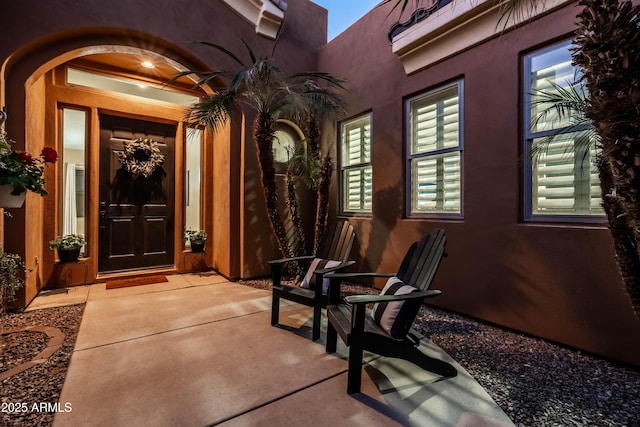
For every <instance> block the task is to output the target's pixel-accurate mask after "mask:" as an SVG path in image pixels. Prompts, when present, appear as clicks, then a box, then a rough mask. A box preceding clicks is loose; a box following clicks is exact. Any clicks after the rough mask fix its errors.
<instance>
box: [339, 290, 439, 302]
mask: <svg viewBox="0 0 640 427" xmlns="http://www.w3.org/2000/svg"><path fill="white" fill-rule="evenodd" d="M441 293H442V292H441V291H439V290H437V289H432V290H429V291H423V292H412V293H410V294H406V295H351V296H348V297H345V298H344V300H345V301H346V302H348V303H349V304H356V305H357V304H369V303H375V302H389V301H406V300H412V299H419V298H428V297H435V296H436V295H440V294H441Z"/></svg>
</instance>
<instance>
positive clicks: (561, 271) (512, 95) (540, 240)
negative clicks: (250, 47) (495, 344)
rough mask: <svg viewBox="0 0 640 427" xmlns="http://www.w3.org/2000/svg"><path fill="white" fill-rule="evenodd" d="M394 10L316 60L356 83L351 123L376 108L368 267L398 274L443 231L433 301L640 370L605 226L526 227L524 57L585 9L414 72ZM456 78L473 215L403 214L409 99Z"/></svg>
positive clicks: (360, 227) (360, 231)
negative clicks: (396, 36)
mask: <svg viewBox="0 0 640 427" xmlns="http://www.w3.org/2000/svg"><path fill="white" fill-rule="evenodd" d="M388 12H389V11H388V8H386V9H385V8H381V9H374V10H373V11H372V12H371V13H369V14H368V15H367V16H365V17H364V18H362V19H361V20H360V21H359V22H357V23H356V24H355V25H354V26H353V27H351V28H350V29H348V30H347V31H346V32H344V33H342V34H341V35H340V36H338V37H337V38H335V39H334V40H332V41H331V42H330V43H329V44H328V45H327V46H325V47H324V48H323V49H322V50H321V54H320V60H319V68H320V69H322V70H323V71H328V72H331V73H334V74H338V75H341V76H344V77H346V78H347V79H349V80H350V85H349V90H350V92H349V95H348V96H349V116H355V115H359V114H361V113H363V112H367V111H372V156H373V157H372V163H373V193H374V195H373V216H372V217H371V218H351V222H352V223H353V224H354V226H355V228H356V231H357V244H358V251H359V252H358V253H357V254H356V256H357V257H358V258H359V261H360V264H361V266H362V268H369V269H372V270H377V271H395V270H396V269H397V267H398V264H399V262H400V260H401V258H402V256H403V254H404V252H405V250H406V249H407V247H408V246H409V244H410V243H411V242H412V241H414V240H416V239H418V238H419V236H420V235H421V234H422V233H425V232H427V231H429V230H431V229H433V228H435V227H442V228H444V229H445V230H446V232H447V236H448V246H447V252H448V254H449V257H448V258H446V259H445V260H444V262H443V264H442V267H441V270H440V272H439V273H438V276H437V278H436V279H435V282H434V284H433V288H436V289H441V290H442V291H443V294H442V296H440V297H438V298H437V299H433V300H432V302H433V304H436V305H439V306H441V307H444V308H447V309H451V310H454V311H458V312H461V313H466V314H468V315H470V316H473V317H477V318H480V319H484V320H487V321H490V322H495V323H497V324H500V325H505V326H508V327H510V328H514V329H517V330H521V331H525V332H528V333H531V334H534V335H538V336H542V337H545V338H548V339H550V340H554V341H558V342H562V343H564V344H567V345H570V346H574V347H578V348H581V349H585V350H588V351H590V352H594V353H598V354H601V355H605V356H608V357H612V358H615V359H618V360H622V361H625V362H630V363H634V364H640V343H639V342H638V340H637V337H638V336H639V334H640V321H638V319H636V318H635V317H634V315H633V312H632V309H631V306H630V303H629V301H628V299H627V297H626V294H625V293H624V291H623V288H622V283H621V280H620V277H619V276H618V273H617V269H616V265H615V262H614V258H613V249H612V241H611V237H610V235H609V232H608V230H607V229H606V226H605V224H604V223H602V224H600V225H598V224H589V225H584V226H581V225H566V224H565V225H562V224H541V223H525V222H523V221H522V220H521V218H522V191H521V189H522V186H523V185H522V180H521V166H520V160H521V156H522V154H523V152H522V146H523V144H522V120H521V119H520V116H521V111H522V110H521V99H520V93H521V87H522V81H521V79H522V78H521V77H520V76H521V74H522V70H521V65H520V64H521V58H522V57H521V55H522V53H523V52H524V51H527V50H529V49H532V48H535V47H540V46H544V45H546V44H547V43H550V42H552V41H554V40H557V39H560V38H563V37H565V36H567V35H569V34H570V33H571V31H572V30H573V28H574V27H573V24H574V22H575V16H576V13H577V8H576V7H575V6H573V5H570V6H567V7H565V8H563V9H561V10H559V11H558V12H555V13H553V14H551V15H549V16H546V17H543V18H541V19H539V20H536V21H535V22H533V23H531V24H529V25H528V26H527V27H526V28H522V29H519V30H515V31H511V32H507V33H506V34H503V35H501V36H500V37H498V38H494V39H492V40H490V41H488V42H485V43H483V44H481V45H479V46H477V47H474V48H471V49H469V50H467V51H465V52H463V53H461V54H459V55H457V56H454V57H452V58H449V59H446V60H444V61H442V62H440V63H437V64H435V65H432V66H430V67H428V68H426V69H424V70H422V71H419V72H417V73H415V74H412V75H410V76H407V75H406V74H405V72H404V70H403V67H402V64H401V62H400V60H399V59H398V57H396V56H395V55H394V54H393V53H392V52H391V47H390V46H389V44H388V41H387V34H386V33H387V30H388V28H389V27H390V26H391V24H392V20H391V18H389V19H385V18H386V16H387V14H388ZM456 79H462V80H463V81H464V119H463V120H464V150H463V161H464V166H463V168H464V170H463V177H464V181H463V196H462V197H463V206H464V207H463V214H464V219H461V220H450V221H443V220H435V219H432V220H426V219H414V218H406V217H405V216H404V203H405V197H406V196H405V194H406V193H405V190H404V188H405V175H404V174H405V163H404V153H405V144H406V138H405V130H406V125H405V116H404V104H403V102H404V100H405V99H406V98H407V97H410V96H411V95H413V94H416V93H419V92H422V91H425V90H428V89H431V88H434V87H438V86H440V85H441V84H443V83H446V82H448V81H452V80H456ZM487 350H488V351H490V349H487Z"/></svg>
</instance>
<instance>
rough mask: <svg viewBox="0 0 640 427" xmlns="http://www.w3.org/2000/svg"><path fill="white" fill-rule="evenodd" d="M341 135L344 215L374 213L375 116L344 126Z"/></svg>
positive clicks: (368, 116)
mask: <svg viewBox="0 0 640 427" xmlns="http://www.w3.org/2000/svg"><path fill="white" fill-rule="evenodd" d="M340 135H341V140H342V144H341V150H340V161H341V164H340V174H341V179H340V183H341V186H340V192H341V194H342V212H343V213H370V212H371V205H372V203H371V201H372V196H373V187H372V181H373V176H372V173H373V169H372V167H371V115H370V114H367V115H364V116H360V117H357V118H355V119H353V120H349V121H347V122H344V123H342V125H341V127H340Z"/></svg>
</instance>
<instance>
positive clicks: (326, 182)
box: [306, 116, 333, 253]
mask: <svg viewBox="0 0 640 427" xmlns="http://www.w3.org/2000/svg"><path fill="white" fill-rule="evenodd" d="M306 133H307V141H308V143H307V147H308V149H309V157H311V159H312V162H313V163H314V164H318V165H319V168H318V173H317V176H315V177H314V179H313V182H315V190H316V220H315V225H314V233H313V252H314V253H317V252H318V247H319V246H320V240H321V239H322V236H323V235H324V233H325V231H326V229H327V217H328V214H329V196H330V194H329V189H330V186H331V174H332V173H333V163H332V162H331V158H330V157H329V155H327V156H326V157H325V158H323V159H321V158H320V136H321V135H320V125H319V123H318V120H317V119H316V118H315V117H314V116H310V117H309V119H308V120H307V129H306Z"/></svg>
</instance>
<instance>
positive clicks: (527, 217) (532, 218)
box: [521, 38, 606, 224]
mask: <svg viewBox="0 0 640 427" xmlns="http://www.w3.org/2000/svg"><path fill="white" fill-rule="evenodd" d="M572 44H573V42H572V39H570V38H569V39H563V40H559V41H555V42H553V43H550V44H547V45H545V46H542V47H538V48H537V49H533V50H530V51H528V52H525V53H523V54H522V56H521V58H522V70H523V72H522V79H523V81H522V84H521V89H522V99H523V103H522V117H523V123H524V126H523V137H522V147H523V148H522V149H523V153H524V156H523V157H524V161H523V165H524V170H523V203H522V207H523V215H522V217H523V220H524V222H532V223H534V222H539V223H593V224H599V223H605V222H606V216H605V213H604V211H603V212H602V213H601V214H592V215H589V214H583V213H579V214H571V213H564V214H563V213H554V214H540V213H535V212H534V200H533V197H534V188H533V186H534V169H533V167H534V159H533V157H532V156H531V155H529V153H530V152H531V148H532V146H533V143H534V140H536V139H540V138H545V137H548V136H550V135H553V134H555V133H558V134H571V133H576V132H579V131H583V130H586V129H587V127H586V126H585V127H579V128H576V127H573V128H572V127H571V125H566V126H560V127H556V128H553V129H544V130H540V131H533V130H532V129H531V121H532V120H531V106H532V98H533V93H532V82H531V74H532V62H533V58H534V57H535V56H537V55H542V54H544V53H547V52H551V51H553V50H556V49H559V48H560V47H562V46H563V45H565V46H566V49H567V52H570V47H571V45H572ZM575 69H576V68H575V66H574V70H575ZM575 157H576V156H574V158H575ZM591 167H595V166H594V165H593V164H591ZM574 168H575V169H576V173H575V174H578V173H579V172H582V173H584V172H585V171H586V169H584V168H583V167H580V166H579V165H578V164H577V163H575V162H574ZM575 174H574V176H575ZM574 200H578V199H577V198H576V197H575V195H574Z"/></svg>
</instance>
